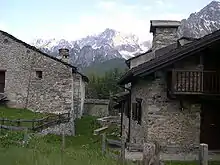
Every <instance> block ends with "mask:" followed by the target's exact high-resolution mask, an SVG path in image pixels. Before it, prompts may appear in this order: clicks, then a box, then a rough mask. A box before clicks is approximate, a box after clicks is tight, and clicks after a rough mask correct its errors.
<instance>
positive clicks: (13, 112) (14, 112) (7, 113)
mask: <svg viewBox="0 0 220 165" xmlns="http://www.w3.org/2000/svg"><path fill="white" fill-rule="evenodd" d="M43 116H45V115H44V114H41V113H34V112H32V111H29V110H25V109H15V108H6V107H3V106H0V118H8V119H34V118H41V117H43Z"/></svg>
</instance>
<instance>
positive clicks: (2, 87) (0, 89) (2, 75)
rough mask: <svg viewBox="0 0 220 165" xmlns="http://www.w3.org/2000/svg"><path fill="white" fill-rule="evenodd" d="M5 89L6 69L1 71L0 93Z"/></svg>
mask: <svg viewBox="0 0 220 165" xmlns="http://www.w3.org/2000/svg"><path fill="white" fill-rule="evenodd" d="M4 91H5V71H0V93H4Z"/></svg>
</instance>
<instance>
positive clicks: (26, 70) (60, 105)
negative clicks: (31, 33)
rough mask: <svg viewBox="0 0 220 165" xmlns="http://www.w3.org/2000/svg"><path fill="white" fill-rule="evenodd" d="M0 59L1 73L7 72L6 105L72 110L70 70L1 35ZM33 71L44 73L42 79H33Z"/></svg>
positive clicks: (60, 110) (44, 109)
mask: <svg viewBox="0 0 220 165" xmlns="http://www.w3.org/2000/svg"><path fill="white" fill-rule="evenodd" d="M5 39H7V40H8V42H5ZM0 57H1V60H0V70H6V85H5V93H6V95H7V97H8V99H9V100H10V102H9V106H12V107H17V108H25V107H26V108H29V109H31V110H33V111H43V112H53V113H57V112H63V111H70V110H71V108H72V107H73V103H72V100H73V96H72V88H73V80H74V79H73V77H72V73H71V69H70V67H67V66H65V65H63V64H62V63H60V62H57V61H55V60H53V59H51V58H49V57H46V56H43V55H42V54H40V53H38V52H35V51H33V50H31V49H29V48H26V47H25V46H23V45H22V44H21V43H18V42H15V41H14V40H12V39H11V38H9V37H7V36H5V35H3V34H0ZM36 70H41V71H42V72H43V78H42V79H37V78H36Z"/></svg>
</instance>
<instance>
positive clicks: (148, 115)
mask: <svg viewBox="0 0 220 165" xmlns="http://www.w3.org/2000/svg"><path fill="white" fill-rule="evenodd" d="M131 93H132V95H131V99H132V102H134V101H135V98H142V99H143V103H142V109H143V111H142V112H143V115H142V125H139V124H138V123H137V121H133V120H131V142H132V143H139V144H142V143H143V137H144V135H147V139H148V140H149V141H157V142H159V143H160V145H161V146H162V147H163V150H164V152H166V150H167V149H168V148H169V147H170V146H173V147H174V148H175V150H176V151H179V152H181V151H184V152H186V151H190V150H192V149H195V147H198V146H199V137H200V104H197V103H193V102H189V101H184V102H183V104H184V109H183V110H181V106H180V101H178V100H170V99H168V98H167V91H166V81H165V79H164V78H163V77H160V78H157V79H155V80H153V81H147V80H146V81H144V80H142V81H139V82H137V83H136V84H135V85H134V86H132V91H131ZM144 121H147V125H144ZM143 127H147V129H146V130H147V132H143Z"/></svg>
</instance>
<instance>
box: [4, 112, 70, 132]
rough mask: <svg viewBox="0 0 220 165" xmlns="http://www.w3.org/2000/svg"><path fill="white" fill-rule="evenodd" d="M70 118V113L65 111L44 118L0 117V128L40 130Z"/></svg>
mask: <svg viewBox="0 0 220 165" xmlns="http://www.w3.org/2000/svg"><path fill="white" fill-rule="evenodd" d="M69 120H70V113H63V114H59V115H50V116H47V117H44V118H42V119H31V120H27V119H16V120H11V119H6V118H0V129H7V130H17V131H18V130H25V129H28V130H32V131H40V130H43V129H45V128H48V127H50V126H53V125H56V124H60V123H65V122H68V121H69Z"/></svg>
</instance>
